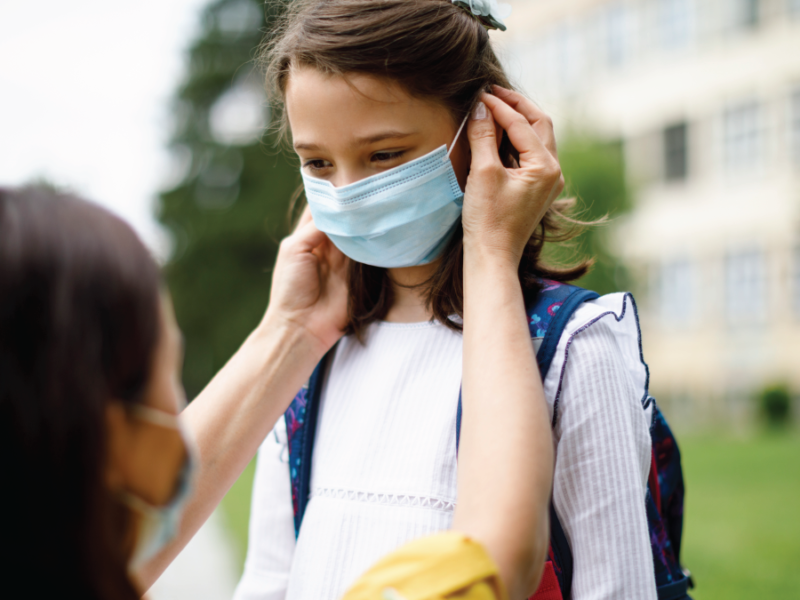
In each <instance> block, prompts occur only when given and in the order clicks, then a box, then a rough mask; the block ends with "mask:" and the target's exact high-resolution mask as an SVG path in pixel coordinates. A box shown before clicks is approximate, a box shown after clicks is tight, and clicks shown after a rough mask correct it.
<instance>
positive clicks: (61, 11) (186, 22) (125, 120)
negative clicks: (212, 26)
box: [0, 0, 207, 256]
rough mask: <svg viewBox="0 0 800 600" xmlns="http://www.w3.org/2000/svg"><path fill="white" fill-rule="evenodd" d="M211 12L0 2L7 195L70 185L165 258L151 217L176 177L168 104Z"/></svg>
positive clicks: (1, 145) (1, 143) (162, 3)
mask: <svg viewBox="0 0 800 600" xmlns="http://www.w3.org/2000/svg"><path fill="white" fill-rule="evenodd" d="M206 3H207V0H137V1H136V2H109V0H72V1H71V2H64V0H60V1H56V0H39V1H37V2H22V1H18V2H2V3H0V185H18V184H21V183H24V182H26V181H30V180H31V179H35V178H46V179H48V180H49V181H52V182H53V183H55V184H58V185H64V186H66V187H68V188H69V189H71V190H73V191H75V192H77V193H79V194H81V195H83V196H86V197H88V198H90V199H92V200H95V201H97V202H100V203H101V204H104V205H105V206H108V207H109V208H111V209H112V210H114V211H115V212H117V213H118V214H120V215H122V216H123V217H124V218H126V219H127V220H128V221H129V222H130V223H132V224H133V226H134V227H135V228H136V229H137V231H139V233H140V234H141V235H142V237H143V238H144V239H145V241H146V242H147V243H148V245H150V246H151V247H152V248H154V249H155V250H156V251H157V253H158V254H160V255H161V256H163V255H164V252H165V249H166V248H167V243H166V240H165V238H164V235H163V233H161V232H160V230H159V228H158V226H157V224H156V223H155V221H154V219H153V216H152V211H153V202H154V200H155V196H156V194H157V192H158V190H159V189H160V188H161V187H163V186H164V185H165V184H166V183H167V182H168V180H169V178H170V172H171V171H172V169H171V165H172V161H171V160H170V156H169V154H168V152H167V151H166V142H167V140H168V138H169V134H170V112H169V109H170V104H169V103H170V99H171V97H172V94H173V92H174V90H175V88H176V86H177V84H178V82H179V81H180V79H181V76H182V73H183V67H184V58H185V52H184V51H185V50H186V48H188V45H189V43H190V41H191V39H192V36H193V35H194V34H195V33H196V32H197V30H198V28H199V25H198V24H199V16H200V11H201V9H202V7H203V6H204V5H205V4H206Z"/></svg>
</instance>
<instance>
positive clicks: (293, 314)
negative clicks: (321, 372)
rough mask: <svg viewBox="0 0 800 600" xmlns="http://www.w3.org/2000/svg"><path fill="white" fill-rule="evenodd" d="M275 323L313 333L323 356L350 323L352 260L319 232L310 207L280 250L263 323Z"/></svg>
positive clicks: (313, 339)
mask: <svg viewBox="0 0 800 600" xmlns="http://www.w3.org/2000/svg"><path fill="white" fill-rule="evenodd" d="M274 319H277V320H278V321H279V322H280V321H282V322H284V323H288V324H291V325H296V326H299V327H301V328H302V329H303V330H305V331H306V332H307V333H308V334H310V336H311V339H312V341H313V342H314V346H315V348H316V349H317V350H318V352H319V353H320V356H321V355H322V354H324V353H325V352H327V351H328V349H329V348H330V347H331V346H333V344H335V343H336V341H337V340H338V339H339V338H340V337H341V336H342V332H343V330H344V328H345V325H346V324H347V258H346V257H345V255H344V254H342V253H341V252H340V251H339V249H338V248H336V246H334V245H333V243H332V242H331V241H330V240H329V239H328V237H327V236H326V235H325V234H324V233H322V232H321V231H320V230H319V229H317V228H316V226H315V225H314V222H313V221H312V219H311V212H310V211H309V209H308V208H306V210H305V212H304V213H303V216H302V217H301V218H300V222H299V224H298V225H297V228H296V229H295V230H294V232H293V233H292V234H291V235H290V236H289V237H287V238H285V239H284V240H283V241H282V242H281V245H280V249H279V250H278V260H277V261H276V263H275V271H274V273H273V275H272V292H271V294H270V302H269V307H268V308H267V313H266V315H265V316H264V324H268V323H270V322H273V320H274Z"/></svg>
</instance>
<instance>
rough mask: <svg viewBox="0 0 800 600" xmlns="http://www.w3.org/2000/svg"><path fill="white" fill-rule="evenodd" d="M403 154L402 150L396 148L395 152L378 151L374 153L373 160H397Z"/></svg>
mask: <svg viewBox="0 0 800 600" xmlns="http://www.w3.org/2000/svg"><path fill="white" fill-rule="evenodd" d="M401 156H403V151H402V150H396V151H393V152H376V153H375V154H373V155H372V161H373V162H389V161H390V160H396V159H398V158H400V157H401Z"/></svg>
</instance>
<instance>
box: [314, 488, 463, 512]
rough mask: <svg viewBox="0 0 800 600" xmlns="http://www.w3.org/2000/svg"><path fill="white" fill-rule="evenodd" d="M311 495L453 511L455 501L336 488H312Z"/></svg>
mask: <svg viewBox="0 0 800 600" xmlns="http://www.w3.org/2000/svg"><path fill="white" fill-rule="evenodd" d="M311 497H312V498H315V497H318V498H333V499H336V500H350V501H353V502H369V503H371V504H384V505H390V506H414V507H419V508H430V509H433V510H442V511H445V512H453V510H454V509H455V507H456V503H455V502H450V501H448V500H443V499H441V498H433V497H431V496H415V495H413V494H381V493H378V492H362V491H359V490H343V489H338V488H314V489H313V490H312V491H311Z"/></svg>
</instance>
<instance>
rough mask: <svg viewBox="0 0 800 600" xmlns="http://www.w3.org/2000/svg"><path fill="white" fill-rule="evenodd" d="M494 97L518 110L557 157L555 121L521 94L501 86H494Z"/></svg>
mask: <svg viewBox="0 0 800 600" xmlns="http://www.w3.org/2000/svg"><path fill="white" fill-rule="evenodd" d="M492 90H493V91H494V95H495V96H497V97H498V98H500V99H501V100H502V101H503V102H505V103H506V104H508V105H509V106H510V107H511V108H513V109H514V110H516V111H517V112H518V113H520V114H521V115H522V116H524V117H525V118H526V119H528V123H530V124H531V126H532V127H533V130H534V131H535V132H536V135H538V136H539V139H541V140H542V142H543V143H544V145H545V146H546V147H547V149H548V150H549V151H550V152H551V154H552V155H553V156H556V136H555V133H554V132H553V121H552V119H550V117H549V116H548V115H547V113H545V112H544V111H543V110H542V109H541V108H539V107H538V106H536V104H535V103H534V102H533V101H532V100H530V99H529V98H526V97H525V96H523V95H522V94H520V93H519V92H515V91H513V90H508V89H506V88H504V87H501V86H499V85H494V86H492Z"/></svg>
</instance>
